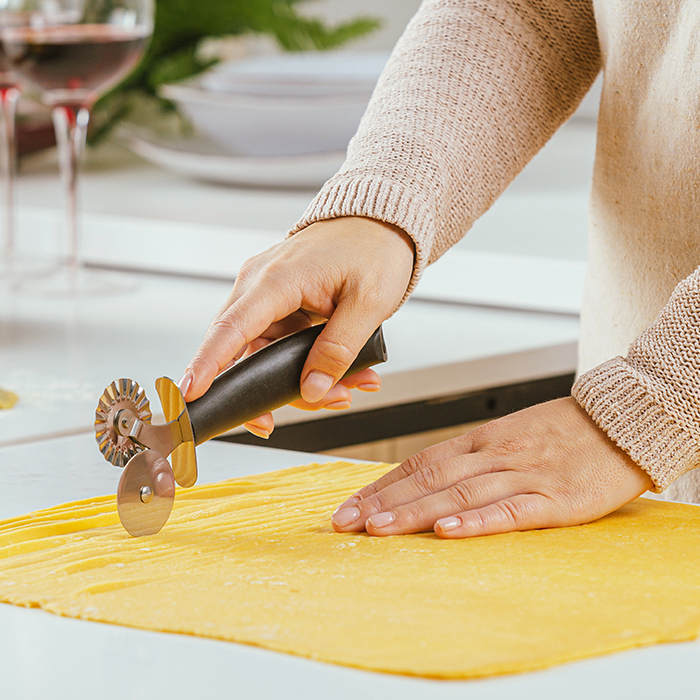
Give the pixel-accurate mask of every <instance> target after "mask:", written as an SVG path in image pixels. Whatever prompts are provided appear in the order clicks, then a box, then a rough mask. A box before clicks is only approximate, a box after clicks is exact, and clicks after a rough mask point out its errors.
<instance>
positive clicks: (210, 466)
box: [0, 435, 700, 700]
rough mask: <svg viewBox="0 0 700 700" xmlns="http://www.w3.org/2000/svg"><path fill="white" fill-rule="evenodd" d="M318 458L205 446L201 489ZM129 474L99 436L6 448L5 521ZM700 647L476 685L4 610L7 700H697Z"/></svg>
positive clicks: (1, 682) (1, 460)
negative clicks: (102, 449)
mask: <svg viewBox="0 0 700 700" xmlns="http://www.w3.org/2000/svg"><path fill="white" fill-rule="evenodd" d="M313 460H314V456H313V455H308V454H302V453H295V452H287V451H280V450H271V449H266V448H257V447H248V446H244V445H233V444H222V443H211V442H210V443H206V444H204V445H202V446H201V447H200V448H199V462H200V481H201V483H205V482H207V481H215V480H219V479H223V478H229V477H232V476H238V475H243V474H250V473H256V472H262V471H267V470H271V469H276V468H285V467H289V466H294V465H297V464H303V463H308V462H310V461H313ZM118 475H119V470H117V469H115V468H114V467H111V466H110V465H108V464H107V463H106V462H104V460H102V458H101V456H100V455H99V453H98V452H97V450H96V448H95V445H94V442H93V440H92V438H91V437H90V436H87V435H82V436H74V437H67V438H61V439H55V440H48V441H43V442H39V443H33V444H25V445H18V446H14V447H4V448H0V518H5V517H11V516H15V515H18V514H20V513H23V512H26V511H29V510H32V509H38V508H44V507H48V506H51V505H55V504H57V503H60V502H65V501H66V500H71V499H78V498H85V497H89V496H93V495H100V494H107V493H113V492H114V490H115V486H116V481H117V478H118ZM699 684H700V643H699V642H697V641H695V642H689V643H683V644H668V645H659V646H652V647H646V648H643V649H637V650H630V651H625V652H620V653H616V654H612V655H608V656H603V657H599V658H595V659H588V660H584V661H579V662H573V663H567V664H563V665H560V666H557V667H554V668H552V669H548V670H545V671H540V672H535V673H526V674H518V675H514V676H507V677H500V678H491V679H484V680H477V681H435V680H427V679H416V678H407V677H401V676H392V675H387V674H380V673H371V672H363V671H358V670H355V669H350V668H343V667H340V666H334V665H331V664H324V663H319V662H314V661H309V660H307V659H301V658H297V657H294V656H291V655H287V654H282V653H278V652H272V651H267V650H263V649H258V648H255V647H249V646H244V645H239V644H233V643H228V642H217V641H212V640H206V639H198V638H196V637H189V636H185V635H173V634H163V633H155V632H145V631H140V630H135V629H130V628H126V627H118V626H114V625H107V624H101V623H93V622H85V621H80V620H72V619H68V618H62V617H58V616H54V615H51V614H49V613H45V612H43V611H40V610H31V609H23V608H16V607H13V606H10V605H0V697H2V698H3V700H4V699H5V698H7V699H8V700H10V699H12V700H15V699H17V700H24V699H25V698H26V699H28V700H29V699H31V700H35V699H36V698H52V699H54V700H63V699H64V698H65V699H66V700H80V699H81V698H86V699H87V698H90V699H92V698H95V697H99V698H101V700H112V699H114V700H117V699H119V700H123V699H124V698H167V700H192V698H195V697H196V698H218V697H227V698H231V697H233V698H260V699H261V700H262V699H268V698H269V699H273V698H274V699H277V698H293V699H296V698H299V699H300V700H301V699H303V700H315V699H316V698H319V699H320V698H324V699H325V698H338V700H357V698H405V699H406V700H413V699H415V700H419V699H420V700H424V699H425V698H436V699H443V698H444V699H445V700H448V699H449V700H451V699H456V698H470V699H473V700H512V698H520V699H522V700H560V699H561V698H566V699H567V700H584V699H586V700H588V699H595V700H599V699H601V698H616V699H618V698H620V699H622V698H637V699H639V700H646V699H649V700H651V699H652V698H653V699H657V698H669V697H673V698H697V688H698V687H699Z"/></svg>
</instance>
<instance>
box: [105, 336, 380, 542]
mask: <svg viewBox="0 0 700 700" xmlns="http://www.w3.org/2000/svg"><path fill="white" fill-rule="evenodd" d="M322 329H323V324H322V325H319V326H312V327H310V328H306V329H305V330H303V331H299V332H298V333H294V334H292V335H288V336H286V337H284V338H280V339H279V340H276V341H274V342H273V343H270V344H269V345H266V346H265V347H263V348H261V349H260V350H258V351H257V352H255V353H253V354H252V355H249V356H248V357H246V358H244V359H243V360H240V361H239V362H237V363H236V364H235V365H233V367H230V368H229V369H227V370H226V371H225V372H222V373H221V374H220V375H219V376H218V377H217V378H216V379H215V380H214V382H213V383H212V385H211V387H210V388H209V390H208V391H207V392H206V394H204V395H203V396H201V397H200V398H198V399H195V400H194V401H191V402H189V403H185V400H184V398H183V396H182V392H181V391H180V389H179V388H178V386H177V384H175V383H174V382H173V381H172V380H171V379H168V378H167V377H161V378H160V379H158V380H157V381H156V391H157V392H158V396H159V398H160V402H161V405H162V408H163V413H164V415H165V420H166V423H165V424H161V425H154V424H152V423H151V418H152V414H151V410H150V405H149V402H148V399H147V398H146V394H145V392H144V390H143V389H142V388H141V387H140V386H139V385H138V384H137V383H136V382H134V381H133V380H131V379H119V380H117V381H115V382H112V384H110V385H109V386H108V387H107V388H106V389H105V391H104V393H103V395H102V396H101V397H100V401H99V404H98V406H97V410H96V411H95V438H96V439H97V444H98V445H99V448H100V452H102V454H103V456H104V458H105V459H106V460H107V461H108V462H111V463H112V464H114V465H116V466H118V467H124V471H123V472H122V475H121V479H120V480H119V487H118V489H117V510H118V512H119V519H120V520H121V523H122V525H123V526H124V529H125V530H126V531H127V532H128V533H129V534H130V535H132V536H134V537H140V536H142V535H153V534H155V533H156V532H158V531H160V529H161V528H162V527H163V526H164V525H165V523H166V522H167V521H168V518H169V517H170V512H171V510H172V508H173V501H174V498H175V482H177V483H178V484H179V485H180V486H183V487H188V486H193V485H194V484H195V483H196V481H197V455H196V451H195V446H197V445H201V444H202V443H203V442H206V441H207V440H210V439H211V438H213V437H216V436H217V435H221V434H222V433H225V432H227V431H229V430H231V429H233V428H235V427H237V426H239V425H242V424H243V423H246V422H248V421H250V420H252V419H253V418H257V417H258V416H260V415H262V414H264V413H267V412H268V411H273V410H275V409H276V408H280V407H281V406H284V405H286V404H288V403H290V402H292V401H296V400H297V399H299V398H300V396H301V393H300V383H301V371H302V369H303V367H304V363H305V362H306V357H307V355H308V353H309V350H310V349H311V346H312V345H313V343H314V341H315V340H316V338H317V337H318V335H319V333H320V332H321V330H322ZM386 359H387V355H386V347H385V345H384V337H383V334H382V329H381V326H380V327H379V328H378V329H377V330H376V331H375V332H374V333H373V334H372V337H371V338H370V339H369V340H368V341H367V343H366V344H365V346H364V347H363V348H362V350H361V351H360V353H359V354H358V356H357V358H356V359H355V362H353V364H352V365H351V366H350V368H349V369H348V371H347V373H346V376H347V375H350V374H354V373H355V372H359V371H360V370H363V369H366V368H368V367H372V366H373V365H376V364H379V363H380V362H384V361H386ZM167 457H170V459H171V462H172V467H171V465H170V464H169V463H168V461H167V459H166V458H167Z"/></svg>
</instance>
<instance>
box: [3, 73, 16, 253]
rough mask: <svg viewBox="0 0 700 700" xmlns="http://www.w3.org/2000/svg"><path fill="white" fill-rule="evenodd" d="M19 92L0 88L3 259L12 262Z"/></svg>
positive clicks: (14, 88) (13, 88)
mask: <svg viewBox="0 0 700 700" xmlns="http://www.w3.org/2000/svg"><path fill="white" fill-rule="evenodd" d="M18 99H19V90H18V89H17V88H16V87H14V86H8V87H3V88H0V110H2V146H1V147H0V159H1V160H2V163H1V164H0V169H1V172H2V188H3V200H4V202H3V203H4V205H5V206H4V209H3V219H4V221H3V223H4V232H5V246H4V247H5V250H4V253H5V259H6V260H7V261H8V262H10V263H11V262H12V261H13V259H14V256H15V252H16V251H15V112H16V111H17V100H18Z"/></svg>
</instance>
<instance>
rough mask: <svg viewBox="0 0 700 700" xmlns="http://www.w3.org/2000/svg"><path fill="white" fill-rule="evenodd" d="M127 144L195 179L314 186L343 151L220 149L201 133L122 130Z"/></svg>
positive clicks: (334, 168)
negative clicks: (294, 152)
mask: <svg viewBox="0 0 700 700" xmlns="http://www.w3.org/2000/svg"><path fill="white" fill-rule="evenodd" d="M121 136H122V137H123V138H124V140H125V141H126V144H127V145H128V147H129V148H130V149H131V150H132V151H133V152H134V153H136V154H137V155H139V156H141V157H142V158H144V159H145V160H147V161H149V162H151V163H154V164H155V165H159V166H162V167H164V168H167V169H168V170H172V171H174V172H176V173H180V174H181V175H186V176H188V177H193V178H196V179H198V180H208V181H211V182H218V183H225V184H230V185H248V186H258V187H279V188H299V189H303V188H308V189H318V188H319V187H321V185H323V183H324V182H325V181H326V180H328V179H329V178H330V177H331V176H332V175H334V174H335V173H336V172H337V171H338V169H339V168H340V166H341V165H342V163H343V161H344V160H345V153H344V152H337V151H336V152H331V153H314V154H310V155H300V156H239V155H235V154H231V153H224V152H222V149H221V147H220V146H218V145H216V144H214V143H212V142H211V141H210V140H209V139H207V138H206V137H205V136H195V137H192V138H172V139H165V138H161V137H157V136H144V135H143V134H136V133H134V132H131V131H129V132H126V131H122V133H121Z"/></svg>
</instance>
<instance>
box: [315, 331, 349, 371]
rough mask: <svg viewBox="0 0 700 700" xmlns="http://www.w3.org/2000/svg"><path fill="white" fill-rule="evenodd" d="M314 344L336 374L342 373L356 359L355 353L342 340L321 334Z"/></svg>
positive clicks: (328, 367) (328, 366)
mask: <svg viewBox="0 0 700 700" xmlns="http://www.w3.org/2000/svg"><path fill="white" fill-rule="evenodd" d="M314 345H315V349H316V350H317V351H318V353H319V354H320V355H321V356H322V357H323V358H324V361H325V364H326V369H328V370H330V371H331V373H332V374H333V375H334V376H340V375H342V374H343V373H344V372H345V370H346V369H347V368H348V367H349V366H350V365H351V364H352V361H353V360H354V359H355V353H353V352H352V350H350V348H348V347H347V346H346V345H345V344H344V343H342V342H341V341H340V340H335V339H332V338H324V337H323V336H319V338H318V340H316V343H315V344H314Z"/></svg>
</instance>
